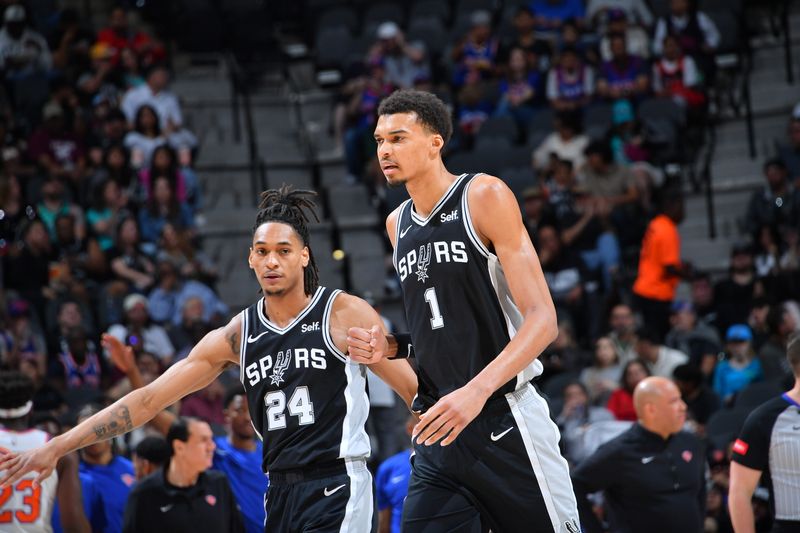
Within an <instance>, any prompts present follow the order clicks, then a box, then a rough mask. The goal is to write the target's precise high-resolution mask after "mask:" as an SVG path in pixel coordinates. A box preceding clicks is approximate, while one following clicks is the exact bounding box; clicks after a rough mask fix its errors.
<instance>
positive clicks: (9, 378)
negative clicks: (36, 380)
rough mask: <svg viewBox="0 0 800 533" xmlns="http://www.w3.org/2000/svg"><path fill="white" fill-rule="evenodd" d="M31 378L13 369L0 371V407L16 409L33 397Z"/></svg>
mask: <svg viewBox="0 0 800 533" xmlns="http://www.w3.org/2000/svg"><path fill="white" fill-rule="evenodd" d="M33 393H34V386H33V381H32V380H31V378H29V377H28V376H26V375H25V374H23V373H22V372H17V371H15V370H2V371H0V409H16V408H17V407H22V406H23V405H25V404H26V403H28V402H29V401H31V400H32V399H33Z"/></svg>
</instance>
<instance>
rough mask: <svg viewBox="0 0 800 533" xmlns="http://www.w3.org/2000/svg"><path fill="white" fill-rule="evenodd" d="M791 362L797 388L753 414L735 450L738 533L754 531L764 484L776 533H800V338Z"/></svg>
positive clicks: (732, 495) (792, 343) (733, 507)
mask: <svg viewBox="0 0 800 533" xmlns="http://www.w3.org/2000/svg"><path fill="white" fill-rule="evenodd" d="M786 357H787V358H788V359H789V364H790V365H791V366H792V371H793V372H794V376H795V382H794V387H793V388H792V390H790V391H789V392H786V393H784V394H782V395H780V396H778V397H777V398H773V399H772V400H769V401H768V402H766V403H764V404H762V405H761V406H759V407H758V408H757V409H756V410H755V411H753V412H752V413H750V415H749V416H748V417H747V420H746V421H745V423H744V428H743V429H742V433H741V435H739V438H738V439H736V442H735V443H734V445H733V461H732V462H731V483H730V492H729V495H728V501H729V505H730V512H731V521H732V522H733V527H734V529H735V530H736V533H753V532H754V531H755V524H754V517H753V508H752V506H751V503H750V500H751V499H752V497H753V492H754V491H755V489H756V486H757V485H758V481H759V478H762V476H763V480H764V484H765V485H766V486H767V487H768V488H769V489H770V493H771V494H772V498H771V504H770V505H771V507H772V511H773V514H774V516H775V522H774V525H773V528H772V533H800V336H795V337H792V338H791V339H790V340H789V343H788V345H787V347H786Z"/></svg>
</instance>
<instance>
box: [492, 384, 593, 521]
mask: <svg viewBox="0 0 800 533" xmlns="http://www.w3.org/2000/svg"><path fill="white" fill-rule="evenodd" d="M506 400H507V401H508V405H509V407H510V408H511V413H512V414H513V416H514V421H515V422H516V423H517V427H518V428H519V433H520V436H521V437H522V442H523V444H524V445H525V451H526V452H527V454H528V459H529V460H530V464H531V468H532V469H533V473H534V476H535V477H536V481H537V483H538V485H539V492H540V493H541V495H542V499H543V500H544V505H545V508H546V509H547V515H548V517H549V518H550V522H551V523H552V524H553V531H563V527H562V525H565V524H567V523H569V524H571V525H573V526H576V527H577V529H578V531H580V527H579V525H578V506H577V504H576V501H575V493H574V491H573V488H572V480H571V479H570V477H569V465H568V464H567V461H566V460H565V459H564V458H563V457H562V456H561V454H560V453H559V451H558V449H559V448H558V441H559V438H560V433H559V432H558V427H557V426H556V425H555V424H554V423H553V421H552V420H551V419H550V413H549V409H548V407H547V402H545V401H544V399H543V398H542V397H541V396H539V394H538V393H537V392H536V390H535V389H534V388H533V385H531V384H530V383H529V384H527V385H526V387H525V388H523V389H521V390H518V391H515V392H510V393H508V394H506Z"/></svg>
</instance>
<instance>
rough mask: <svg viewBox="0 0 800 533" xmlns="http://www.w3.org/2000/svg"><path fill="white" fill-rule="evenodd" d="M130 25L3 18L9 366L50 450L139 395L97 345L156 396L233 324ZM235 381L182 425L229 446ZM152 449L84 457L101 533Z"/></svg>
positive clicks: (1, 186) (124, 18) (140, 36)
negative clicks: (100, 409) (31, 390)
mask: <svg viewBox="0 0 800 533" xmlns="http://www.w3.org/2000/svg"><path fill="white" fill-rule="evenodd" d="M132 18H133V14H132V13H129V12H128V11H127V10H126V9H124V8H122V7H117V8H114V9H113V10H112V11H111V12H110V13H109V16H108V23H107V25H106V26H105V27H103V28H99V31H96V30H97V29H96V28H91V27H87V26H86V25H85V24H84V22H83V20H82V19H83V17H81V16H80V15H79V13H78V12H77V11H75V10H72V9H63V10H60V11H58V12H54V13H51V14H50V16H49V17H44V18H41V17H40V18H36V17H34V16H33V12H32V11H30V10H29V9H27V8H26V6H25V5H24V4H21V3H6V4H4V9H3V10H2V12H1V13H0V20H2V29H0V69H1V70H2V82H3V83H2V85H0V142H2V149H1V150H2V151H1V153H0V157H1V158H2V162H0V165H2V171H1V172H0V256H2V278H3V292H2V302H3V304H2V309H0V366H1V367H2V368H3V369H6V370H18V371H21V372H22V373H24V374H26V375H27V376H29V377H30V378H31V380H32V381H33V382H34V384H35V387H36V392H35V397H34V400H33V404H34V406H33V409H34V412H35V419H36V422H37V424H38V425H39V426H40V427H43V428H45V429H46V430H47V431H49V432H51V433H52V434H58V433H60V432H61V430H62V428H64V429H67V428H69V427H70V426H72V425H74V424H75V423H76V422H77V421H79V420H80V419H83V418H85V417H87V416H89V415H91V414H92V413H93V412H94V410H96V406H103V405H105V404H106V402H108V401H110V400H113V399H115V398H118V397H120V396H122V395H123V394H125V393H126V392H128V391H129V390H131V384H130V382H129V380H128V379H127V378H126V377H125V374H124V372H123V371H122V370H121V369H120V368H118V367H116V366H115V365H114V364H112V362H111V360H109V358H108V355H107V353H105V350H103V347H102V346H101V343H100V338H101V334H103V333H108V334H110V335H112V336H114V337H116V338H118V339H119V340H120V341H121V342H123V343H124V344H125V345H127V346H130V347H132V349H133V352H134V353H135V358H136V365H137V368H139V370H140V372H141V376H142V379H143V380H144V381H145V382H149V381H152V380H153V379H155V378H156V377H157V376H159V375H160V374H161V373H162V372H163V371H164V370H165V369H166V368H167V367H169V365H171V364H172V363H174V362H175V361H177V360H179V359H181V358H183V357H186V355H187V354H188V352H189V350H190V349H191V347H192V346H194V344H195V343H196V342H197V341H198V340H199V339H200V338H201V337H202V336H203V335H204V334H205V333H206V332H208V331H210V330H211V329H212V328H214V327H216V326H217V325H218V324H220V323H221V321H223V320H227V319H228V317H229V313H230V310H229V309H228V307H227V306H226V305H225V303H223V301H222V299H221V298H220V296H219V295H218V294H217V293H216V291H215V281H216V278H217V271H216V267H215V265H214V261H213V260H212V259H211V258H210V257H208V256H207V255H206V254H205V253H204V252H203V250H202V247H201V243H200V241H199V239H198V235H197V228H198V222H202V216H201V210H202V194H201V190H200V185H199V182H198V178H197V174H196V171H195V168H194V160H195V156H196V151H197V140H196V137H195V135H194V134H193V132H191V131H190V130H189V129H187V128H186V126H185V124H184V119H183V114H182V110H181V104H180V101H179V99H178V97H177V96H176V95H175V94H174V93H173V92H171V91H170V88H169V87H170V77H171V72H170V56H169V54H168V53H167V45H166V44H165V43H164V42H162V41H161V40H160V39H159V38H158V37H156V36H154V35H153V34H151V33H150V32H148V31H146V30H140V29H137V28H135V27H134V26H133V24H131V19H132ZM235 381H236V376H233V377H230V379H227V380H225V379H222V380H219V381H218V382H215V383H214V384H213V385H212V386H211V387H209V388H207V389H205V390H204V391H202V392H200V393H198V394H196V395H194V396H192V397H189V398H187V399H186V400H185V401H184V402H183V403H182V404H180V405H179V406H176V407H175V409H176V414H177V413H180V414H185V415H191V416H197V417H201V418H203V419H204V420H206V421H208V422H209V423H210V424H212V426H213V428H214V429H215V431H216V434H217V435H223V436H224V435H226V432H225V426H224V424H225V420H226V419H225V416H224V414H223V411H224V409H223V407H224V406H223V400H224V398H225V394H226V391H227V389H228V387H229V385H230V384H231V382H235ZM245 412H246V411H245ZM248 425H249V422H248ZM150 432H152V430H150ZM147 435H148V431H147V430H145V431H139V432H136V433H134V434H133V435H131V436H130V437H128V438H126V439H118V441H116V442H114V443H111V442H107V443H101V444H97V445H94V446H91V447H89V448H87V449H86V450H83V451H82V452H81V465H82V466H81V481H82V484H83V494H84V504H85V508H86V513H87V515H88V517H89V518H90V520H91V523H92V526H93V530H94V531H105V532H112V531H117V532H118V531H121V528H122V519H123V512H124V509H125V505H126V499H127V495H128V493H129V491H130V490H131V487H132V486H133V484H134V482H135V481H136V479H137V477H136V475H135V472H134V465H133V464H132V463H131V461H130V460H129V458H130V457H131V454H132V452H133V451H134V450H135V449H136V447H137V445H138V444H139V443H140V441H141V442H147V439H146V437H147ZM142 439H145V441H143V440H142ZM150 448H152V446H150ZM142 453H143V455H145V456H147V457H148V458H151V459H152V457H151V454H150V453H149V452H148V448H147V446H145V447H144V448H143V452H142ZM160 453H161V455H162V456H163V455H164V454H163V450H162V452H160ZM167 455H168V454H167ZM258 455H259V460H258V461H257V462H256V464H260V453H259V454H258ZM140 462H141V461H140ZM163 462H164V461H163V457H162V460H161V461H160V463H163ZM157 463H158V461H155V460H154V464H157ZM138 466H140V464H139V465H138ZM251 466H252V464H251ZM136 470H137V472H136V473H139V474H142V473H141V472H139V470H141V468H137V469H136ZM151 470H152V469H151ZM253 472H257V470H253ZM148 473H149V472H148ZM140 477H141V475H140ZM263 489H264V487H263V486H262V487H260V489H259V490H260V491H261V493H262V494H261V495H259V496H258V501H259V502H260V501H261V497H262V495H263ZM54 525H55V526H56V529H57V530H60V528H59V521H58V515H57V514H56V517H55V519H54Z"/></svg>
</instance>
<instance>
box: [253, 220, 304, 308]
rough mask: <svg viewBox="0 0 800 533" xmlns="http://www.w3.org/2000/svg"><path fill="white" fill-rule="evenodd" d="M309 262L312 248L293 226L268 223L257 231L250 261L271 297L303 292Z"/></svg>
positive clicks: (261, 283)
mask: <svg viewBox="0 0 800 533" xmlns="http://www.w3.org/2000/svg"><path fill="white" fill-rule="evenodd" d="M308 261H309V252H308V247H307V246H305V245H304V244H303V240H302V239H301V238H300V235H299V234H298V233H297V232H296V231H295V230H294V228H292V227H291V226H290V225H288V224H283V223H281V222H266V223H264V224H261V225H260V226H259V227H258V228H256V231H255V233H253V244H252V246H251V247H250V256H249V257H248V259H247V262H248V264H249V265H250V268H252V269H253V271H255V273H256V278H257V279H258V284H259V285H261V289H262V290H263V291H264V294H266V295H267V296H281V295H284V294H287V293H291V292H292V291H295V290H299V291H303V290H304V286H303V269H304V268H305V267H306V266H308Z"/></svg>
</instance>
